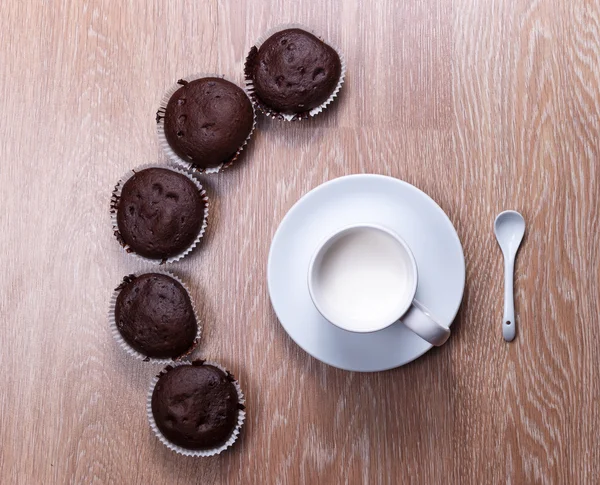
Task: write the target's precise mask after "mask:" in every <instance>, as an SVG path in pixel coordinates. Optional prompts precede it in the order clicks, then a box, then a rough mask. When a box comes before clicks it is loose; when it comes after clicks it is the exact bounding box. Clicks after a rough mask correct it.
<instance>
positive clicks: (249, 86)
mask: <svg viewBox="0 0 600 485" xmlns="http://www.w3.org/2000/svg"><path fill="white" fill-rule="evenodd" d="M287 29H301V30H305V31H306V32H309V33H311V34H312V35H314V36H315V37H317V38H318V39H320V40H321V41H322V42H324V43H325V44H327V45H328V46H329V47H331V48H332V49H333V50H334V51H335V52H336V53H337V55H338V56H339V58H340V63H341V71H340V79H339V81H338V83H337V86H336V87H335V89H334V90H333V92H332V93H331V95H330V96H329V98H327V99H326V100H325V102H323V104H321V105H319V106H317V107H316V108H313V109H311V110H310V111H305V112H303V113H281V112H279V111H277V110H274V109H272V108H270V107H269V106H267V105H266V104H264V103H263V102H262V101H261V100H260V99H259V98H258V96H257V95H256V92H255V90H254V82H253V80H252V76H251V73H250V72H249V71H250V69H249V65H248V60H249V58H250V52H249V53H248V56H247V57H246V61H245V63H244V77H245V79H246V91H247V93H248V95H249V96H250V99H251V100H252V103H253V104H254V105H255V106H256V108H257V109H258V110H259V111H261V112H262V113H263V114H265V115H266V116H269V117H270V118H273V119H278V120H284V121H301V120H306V119H308V118H312V117H313V116H316V115H318V114H319V113H321V112H322V111H323V110H324V109H325V108H326V107H327V106H329V105H330V104H331V103H332V102H333V100H334V99H335V98H336V97H337V95H338V93H339V92H340V89H342V85H343V84H344V79H345V77H346V60H345V58H344V56H343V54H342V53H341V52H340V50H339V49H338V48H337V46H335V45H333V44H331V43H330V42H325V40H324V39H323V37H322V36H321V35H319V34H317V33H316V32H315V31H313V30H312V29H309V28H308V27H306V26H304V25H302V24H297V23H289V24H282V25H278V26H276V27H273V28H271V29H269V30H267V31H266V32H265V33H264V34H263V35H262V36H260V37H259V39H258V41H257V42H256V43H255V44H254V46H252V47H256V49H257V50H258V49H260V47H261V46H262V45H263V43H264V42H265V41H266V40H267V39H268V38H269V37H271V36H272V35H274V34H276V33H277V32H281V31H282V30H287ZM251 50H252V48H251Z"/></svg>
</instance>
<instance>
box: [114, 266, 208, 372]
mask: <svg viewBox="0 0 600 485" xmlns="http://www.w3.org/2000/svg"><path fill="white" fill-rule="evenodd" d="M150 273H157V274H162V275H166V276H169V277H171V278H173V279H174V280H175V281H177V282H178V283H179V284H181V286H183V289H184V290H185V291H186V292H187V294H188V296H189V298H190V301H191V303H192V309H193V311H194V318H195V319H196V325H197V327H198V330H197V332H196V337H195V339H194V343H193V344H192V346H191V347H190V348H189V350H188V351H187V352H185V353H184V354H182V355H180V356H178V357H176V358H174V359H171V358H167V359H156V358H153V357H148V356H147V355H144V354H142V353H141V352H139V351H137V350H135V349H134V348H133V347H132V346H131V345H129V344H128V343H127V341H126V340H125V339H124V338H123V336H122V335H121V332H119V328H118V327H117V321H116V320H115V308H116V305H117V297H118V296H119V293H121V290H122V288H120V286H121V284H122V283H121V284H119V287H117V288H116V289H115V291H114V292H113V294H112V296H111V297H110V306H109V310H108V323H109V325H110V332H111V333H112V336H113V338H114V339H115V341H116V342H117V344H119V347H121V348H122V349H123V350H124V351H125V352H126V353H127V354H129V355H131V356H132V357H134V358H136V359H139V360H143V361H144V362H148V363H150V364H162V365H166V364H172V363H174V362H178V361H180V360H182V359H185V358H186V357H188V356H189V355H191V354H192V352H194V350H196V348H197V347H198V344H199V343H200V337H201V336H202V325H201V323H200V318H199V317H198V311H197V310H196V305H195V304H194V299H193V298H192V294H191V293H190V289H189V288H188V286H187V285H186V284H185V283H184V282H183V281H182V280H181V279H180V278H179V277H178V276H176V275H174V274H173V273H171V272H169V271H163V270H150V271H139V272H137V273H133V274H132V275H131V276H133V277H134V278H137V277H139V276H142V275H145V274H150Z"/></svg>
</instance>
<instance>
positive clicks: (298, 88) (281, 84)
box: [246, 29, 342, 113]
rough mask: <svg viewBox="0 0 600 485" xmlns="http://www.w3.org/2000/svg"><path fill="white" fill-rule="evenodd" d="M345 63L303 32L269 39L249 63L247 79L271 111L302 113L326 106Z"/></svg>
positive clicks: (285, 32) (283, 33)
mask: <svg viewBox="0 0 600 485" xmlns="http://www.w3.org/2000/svg"><path fill="white" fill-rule="evenodd" d="M341 71H342V64H341V60H340V57H339V56H338V54H337V52H336V51H335V50H334V49H333V48H332V47H330V46H328V45H327V44H325V43H324V42H323V41H321V40H320V39H318V38H317V37H315V36H314V35H312V34H311V33H309V32H306V31H304V30H302V29H287V30H282V31H280V32H277V33H276V34H273V35H272V36H271V37H269V38H268V39H267V40H266V41H265V42H264V43H263V44H262V45H261V46H260V49H258V50H257V48H256V47H253V48H252V50H251V51H250V55H249V56H248V59H247V62H246V78H247V79H249V80H251V81H252V83H253V85H254V94H255V95H256V97H257V98H258V100H259V101H260V102H261V103H263V104H264V105H266V106H267V107H268V108H270V109H272V110H274V111H278V112H281V113H301V112H305V111H310V110H311V109H313V108H316V107H317V106H320V105H321V104H323V103H324V102H325V101H326V100H327V98H329V96H331V94H332V93H333V91H334V90H335V88H336V86H337V84H338V82H339V80H340V76H341Z"/></svg>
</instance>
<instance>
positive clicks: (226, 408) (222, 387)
mask: <svg viewBox="0 0 600 485" xmlns="http://www.w3.org/2000/svg"><path fill="white" fill-rule="evenodd" d="M240 409H244V406H243V405H242V404H241V403H240V402H239V400H238V394H237V390H236V388H235V385H234V378H233V376H232V375H231V374H229V373H227V374H226V373H224V372H223V371H222V370H220V369H218V368H217V367H214V366H212V365H207V364H204V362H203V361H196V362H193V363H192V365H180V366H178V367H174V368H170V369H169V368H168V367H167V371H166V372H165V373H164V374H162V375H161V376H160V377H159V379H158V382H157V383H156V385H155V387H154V391H153V392H152V415H153V417H154V422H155V423H156V426H157V427H158V429H159V430H160V432H161V433H162V434H163V436H164V437H165V438H166V439H167V440H169V441H170V442H171V443H173V444H175V445H178V446H181V447H182V448H187V449H189V450H202V449H212V448H218V447H219V446H221V445H224V444H225V443H226V442H227V440H228V439H229V437H230V436H231V434H232V433H233V431H234V430H235V428H236V426H237V422H238V413H239V411H240Z"/></svg>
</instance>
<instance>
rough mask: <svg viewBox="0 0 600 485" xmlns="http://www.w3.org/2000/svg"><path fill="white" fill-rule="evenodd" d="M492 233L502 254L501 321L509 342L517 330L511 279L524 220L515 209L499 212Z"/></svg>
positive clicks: (522, 233) (505, 338)
mask: <svg viewBox="0 0 600 485" xmlns="http://www.w3.org/2000/svg"><path fill="white" fill-rule="evenodd" d="M494 233H495V234H496V240H497V241H498V244H499V245H500V249H502V254H503V255H504V320H503V321H502V335H503V336H504V340H506V341H507V342H510V341H511V340H513V339H514V338H515V335H516V330H517V322H515V302H514V296H513V279H514V272H515V257H516V255H517V251H518V250H519V246H520V245H521V241H522V240H523V235H524V234H525V220H524V219H523V216H522V215H521V214H519V213H518V212H516V211H504V212H501V213H500V214H498V217H496V221H495V222H494Z"/></svg>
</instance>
